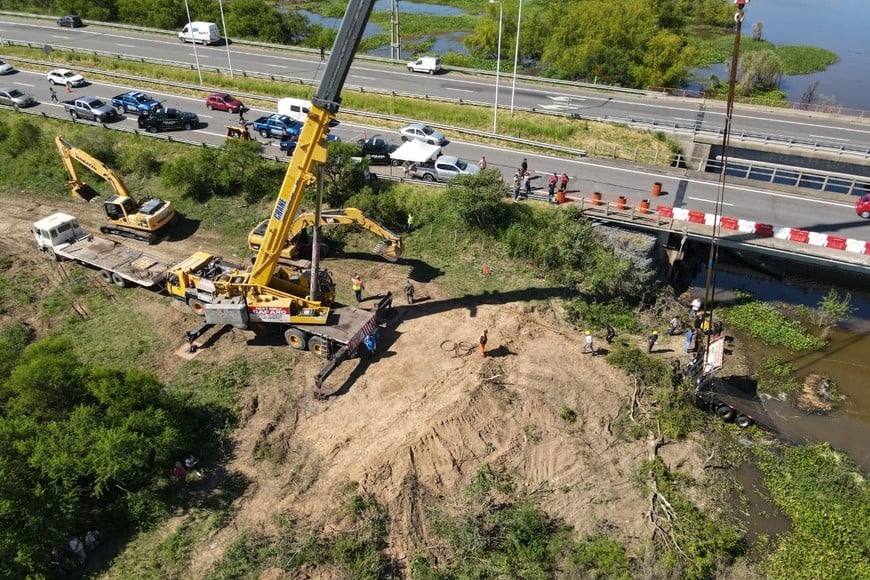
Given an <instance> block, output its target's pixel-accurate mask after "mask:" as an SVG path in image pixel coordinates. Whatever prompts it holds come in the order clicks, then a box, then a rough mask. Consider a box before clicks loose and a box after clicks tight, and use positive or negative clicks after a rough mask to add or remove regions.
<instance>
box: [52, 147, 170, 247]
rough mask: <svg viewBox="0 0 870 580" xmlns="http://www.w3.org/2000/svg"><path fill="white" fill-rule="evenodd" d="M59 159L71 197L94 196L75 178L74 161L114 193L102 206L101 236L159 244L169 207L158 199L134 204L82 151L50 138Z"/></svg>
mask: <svg viewBox="0 0 870 580" xmlns="http://www.w3.org/2000/svg"><path fill="white" fill-rule="evenodd" d="M54 143H55V145H57V150H58V153H60V159H61V161H62V162H63V166H64V168H65V169H66V172H67V174H68V175H69V184H70V186H72V191H71V193H72V196H73V197H74V198H76V199H81V200H83V201H91V200H92V199H94V198H95V197H97V195H98V194H97V192H96V191H94V190H93V188H91V187H90V186H89V185H88V184H87V183H85V182H84V181H82V180H81V179H80V178H79V174H78V170H77V169H76V165H75V163H74V161H78V162H79V163H81V164H82V165H84V166H85V167H87V168H88V169H90V170H91V171H93V172H94V173H96V174H97V175H99V176H100V177H102V178H103V179H105V180H106V181H107V182H108V183H109V185H111V186H112V189H113V190H114V192H115V193H114V195H111V196H109V197H108V198H107V199H106V200H105V201H104V202H103V209H104V210H105V212H106V218H107V222H106V224H104V225H103V226H100V231H101V232H103V233H104V234H115V235H118V236H123V237H125V238H133V239H136V240H141V241H143V242H148V243H149V244H153V243H155V242H157V241H159V239H160V237H161V235H162V234H164V233H165V231H166V230H167V229H168V227H167V226H169V224H170V222H172V220H173V218H174V217H175V208H173V207H172V203H171V202H169V201H165V200H162V199H159V198H156V197H154V198H151V199H148V200H146V201H144V202H138V201H136V200H135V199H133V197H132V196H131V195H130V192H129V191H128V190H127V186H126V185H124V182H123V181H122V180H121V178H120V176H118V174H117V173H115V172H114V171H113V170H112V169H111V168H109V167H108V166H107V165H106V164H105V163H103V162H102V161H100V160H99V159H97V158H96V157H94V156H92V155H90V154H89V153H87V152H86V151H83V150H82V149H79V148H78V147H74V146H73V145H71V144H70V143H69V142H68V141H67V140H66V139H64V138H63V137H61V136H60V135H58V136H57V137H55V138H54Z"/></svg>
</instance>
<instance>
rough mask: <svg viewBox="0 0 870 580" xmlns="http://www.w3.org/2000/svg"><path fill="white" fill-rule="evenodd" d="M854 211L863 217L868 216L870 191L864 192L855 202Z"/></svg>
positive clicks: (869, 211)
mask: <svg viewBox="0 0 870 580" xmlns="http://www.w3.org/2000/svg"><path fill="white" fill-rule="evenodd" d="M855 213H857V214H858V215H859V216H861V217H862V218H864V219H867V218H870V193H865V194H864V195H862V196H861V197H859V198H858V200H857V201H856V202H855Z"/></svg>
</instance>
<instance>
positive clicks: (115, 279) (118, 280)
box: [112, 272, 127, 288]
mask: <svg viewBox="0 0 870 580" xmlns="http://www.w3.org/2000/svg"><path fill="white" fill-rule="evenodd" d="M112 283H113V284H114V285H115V286H119V287H121V288H126V287H127V281H126V280H125V279H124V278H122V277H121V275H120V274H118V273H117V272H112Z"/></svg>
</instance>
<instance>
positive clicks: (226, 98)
mask: <svg viewBox="0 0 870 580" xmlns="http://www.w3.org/2000/svg"><path fill="white" fill-rule="evenodd" d="M205 106H206V108H207V109H209V110H212V111H229V112H230V113H238V112H239V111H244V110H246V109H245V105H243V104H242V102H241V101H240V100H238V99H237V98H235V97H234V96H232V95H228V94H226V93H213V94H211V95H209V96H207V97H206V98H205Z"/></svg>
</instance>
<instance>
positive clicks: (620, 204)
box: [616, 195, 628, 209]
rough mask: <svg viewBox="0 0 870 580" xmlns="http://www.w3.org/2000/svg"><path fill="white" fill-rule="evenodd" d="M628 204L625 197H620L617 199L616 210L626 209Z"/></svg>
mask: <svg viewBox="0 0 870 580" xmlns="http://www.w3.org/2000/svg"><path fill="white" fill-rule="evenodd" d="M627 203H628V200H627V199H625V196H624V195H620V196H619V197H617V198H616V209H625V205H626V204H627Z"/></svg>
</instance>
